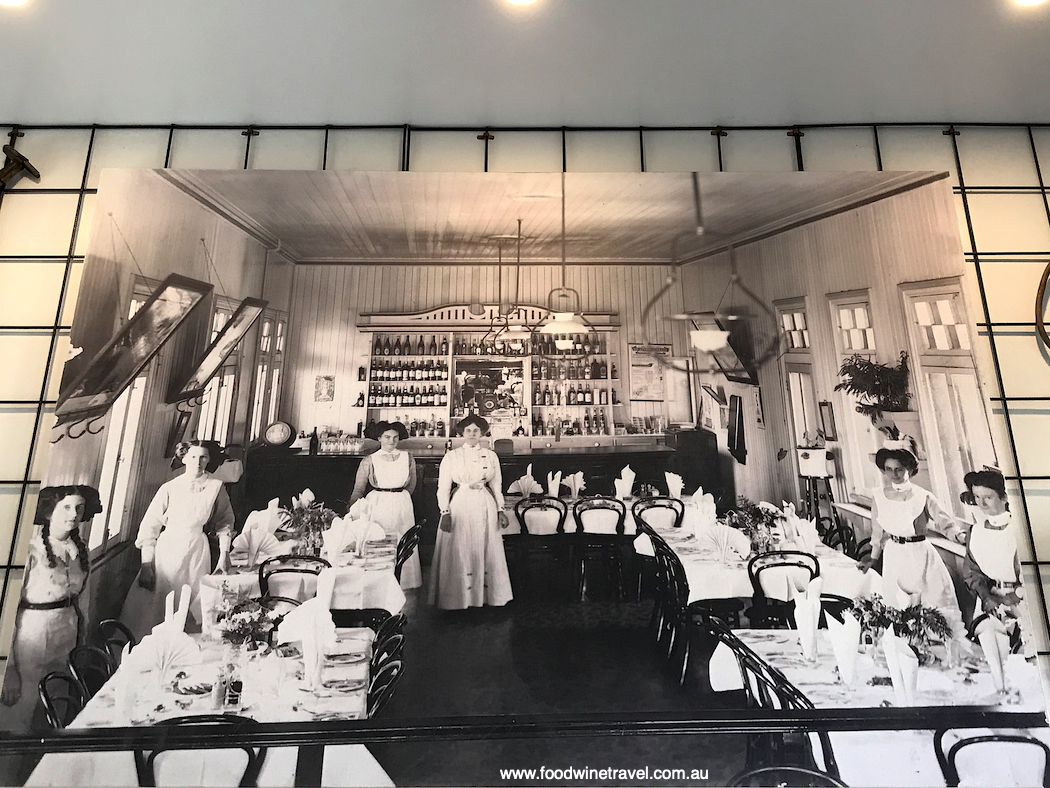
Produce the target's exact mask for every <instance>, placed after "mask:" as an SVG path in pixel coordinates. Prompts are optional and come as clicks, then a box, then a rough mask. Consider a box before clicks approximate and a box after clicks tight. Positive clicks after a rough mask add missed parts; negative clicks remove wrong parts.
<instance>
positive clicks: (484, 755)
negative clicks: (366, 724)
mask: <svg viewBox="0 0 1050 788" xmlns="http://www.w3.org/2000/svg"><path fill="white" fill-rule="evenodd" d="M608 591H609V589H601V588H598V589H596V593H595V597H596V598H595V600H593V601H588V602H584V603H579V602H572V601H568V596H569V595H567V594H565V593H564V592H565V589H563V588H559V587H558V586H557V584H554V585H551V584H550V583H549V582H547V580H546V578H544V577H543V576H541V577H539V578H534V579H533V581H532V582H531V583H530V585H529V587H528V588H524V589H523V588H520V587H519V588H517V589H516V593H517V598H516V599H515V600H514V601H513V602H511V603H510V604H509V605H507V606H506V607H504V608H480V609H472V610H465V611H436V610H434V609H433V608H431V607H429V606H427V605H425V604H423V599H424V595H423V594H422V593H421V592H419V591H414V592H410V600H409V606H408V608H407V609H406V614H407V615H408V618H409V621H408V625H407V627H406V636H407V637H406V654H405V665H406V673H405V675H404V678H403V680H402V681H401V683H400V684H399V685H398V688H397V691H396V693H395V696H394V698H393V699H392V701H391V702H390V704H389V705H388V706H387V707H386V708H385V709H384V710H383V717H384V719H385V720H386V721H388V722H396V720H397V719H398V718H402V719H410V718H419V717H444V716H453V715H472V716H473V715H487V714H493V715H496V714H541V715H542V714H584V713H588V712H623V713H625V714H627V713H632V714H633V713H637V712H647V711H653V712H661V711H662V712H668V711H689V710H695V709H697V708H702V707H704V706H705V705H711V704H712V703H713V699H712V696H711V695H705V694H702V693H701V692H700V690H699V687H698V686H696V685H695V684H694V683H692V682H689V683H687V685H686V686H685V687H680V686H679V685H678V683H677V681H675V680H674V679H673V678H672V677H671V676H669V675H668V674H667V673H666V672H665V671H664V670H663V663H662V661H661V660H660V658H659V657H658V655H657V654H656V651H655V648H654V647H653V644H652V642H651V640H650V639H649V636H648V632H647V629H646V626H647V624H648V620H649V614H650V612H651V609H652V605H651V603H650V602H631V603H617V602H615V601H613V600H612V598H611V597H612V595H611V594H610V593H608ZM603 600H604V601H603ZM369 749H371V751H372V753H373V754H374V755H375V756H376V758H377V759H378V760H379V761H380V763H382V765H383V767H384V768H385V769H386V771H387V773H388V774H389V775H390V776H391V778H392V779H393V780H394V782H395V783H396V784H397V785H463V786H470V785H493V786H494V785H504V784H526V785H543V784H559V785H565V784H571V782H572V781H566V780H564V779H562V780H540V779H537V780H524V779H520V778H519V779H517V780H512V781H508V780H505V779H501V775H500V769H508V768H522V769H527V768H539V767H541V766H545V767H548V768H555V769H561V768H565V767H569V766H574V767H588V766H590V767H594V768H608V767H611V768H616V769H638V768H644V767H646V766H648V767H650V768H651V769H657V768H660V769H663V768H683V769H685V770H686V772H687V773H692V770H693V769H698V770H707V779H706V780H702V779H701V780H694V781H690V780H688V779H687V780H685V781H675V782H676V783H677V784H698V785H703V784H716V785H717V784H724V783H725V782H726V781H727V780H729V779H730V778H731V777H732V776H733V775H734V774H736V773H737V772H739V771H740V770H741V769H742V767H743V758H744V740H743V737H741V736H735V735H706V736H645V737H595V738H564V739H559V740H518V741H513V740H508V741H480V742H470V741H464V742H462V743H457V744H455V745H449V744H448V743H423V744H382V745H370V747H369ZM625 782H627V783H631V784H640V785H646V784H652V785H668V784H670V783H669V782H668V781H655V780H648V781H647V780H637V779H635V780H628V781H623V780H609V781H605V782H603V781H602V780H593V779H592V780H587V781H583V782H581V783H580V784H597V785H602V784H609V785H615V784H625Z"/></svg>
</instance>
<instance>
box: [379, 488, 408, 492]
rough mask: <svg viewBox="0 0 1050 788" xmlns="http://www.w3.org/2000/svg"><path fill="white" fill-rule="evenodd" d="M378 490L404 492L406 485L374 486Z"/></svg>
mask: <svg viewBox="0 0 1050 788" xmlns="http://www.w3.org/2000/svg"><path fill="white" fill-rule="evenodd" d="M372 489H373V490H375V491H376V492H404V491H405V488H404V487H373V488H372Z"/></svg>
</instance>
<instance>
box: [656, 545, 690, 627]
mask: <svg viewBox="0 0 1050 788" xmlns="http://www.w3.org/2000/svg"><path fill="white" fill-rule="evenodd" d="M649 538H650V539H652V541H653V550H654V552H655V554H656V576H657V586H658V588H659V589H660V592H661V593H662V594H663V598H664V601H665V603H666V604H667V605H669V606H670V608H671V609H673V610H675V611H677V613H678V614H679V615H680V616H681V615H684V614H685V610H686V608H687V607H688V606H689V580H688V579H687V578H686V575H685V567H684V566H682V559H680V558H679V557H678V554H677V553H675V551H674V550H672V549H671V548H670V546H669V545H668V544H667V542H665V541H664V540H663V539H662V538H660V537H659V536H654V535H650V537H649Z"/></svg>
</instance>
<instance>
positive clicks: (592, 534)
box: [572, 495, 633, 602]
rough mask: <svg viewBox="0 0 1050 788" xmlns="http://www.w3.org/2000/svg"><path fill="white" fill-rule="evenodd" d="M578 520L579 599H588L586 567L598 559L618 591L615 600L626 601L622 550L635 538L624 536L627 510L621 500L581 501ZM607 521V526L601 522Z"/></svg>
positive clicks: (574, 512)
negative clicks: (624, 599)
mask: <svg viewBox="0 0 1050 788" xmlns="http://www.w3.org/2000/svg"><path fill="white" fill-rule="evenodd" d="M572 515H573V518H574V519H575V520H576V533H575V539H574V541H575V543H576V545H575V546H576V559H575V563H576V571H577V584H576V590H577V598H578V599H579V600H580V601H581V602H582V601H583V600H584V599H586V597H587V580H588V577H587V566H588V564H589V563H591V562H592V561H591V559H594V558H598V559H600V560H601V562H602V564H603V565H604V566H605V567H606V570H607V571H608V574H609V577H610V578H611V580H612V582H613V587H614V588H615V591H616V600H617V601H622V600H623V598H624V577H623V550H624V548H625V547H626V546H628V545H629V544H630V541H631V540H632V539H633V537H629V536H627V535H626V534H625V523H626V520H627V506H626V504H624V502H623V501H621V500H619V499H618V498H612V497H608V496H604V495H596V496H594V497H591V498H581V499H580V500H578V501H577V502H576V503H575V504H573V507H572ZM601 521H604V522H601Z"/></svg>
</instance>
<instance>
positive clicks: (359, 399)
mask: <svg viewBox="0 0 1050 788" xmlns="http://www.w3.org/2000/svg"><path fill="white" fill-rule="evenodd" d="M364 406H365V393H364V392H363V391H362V392H360V393H359V394H358V395H357V402H355V403H354V407H355V408H363V407H364Z"/></svg>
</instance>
